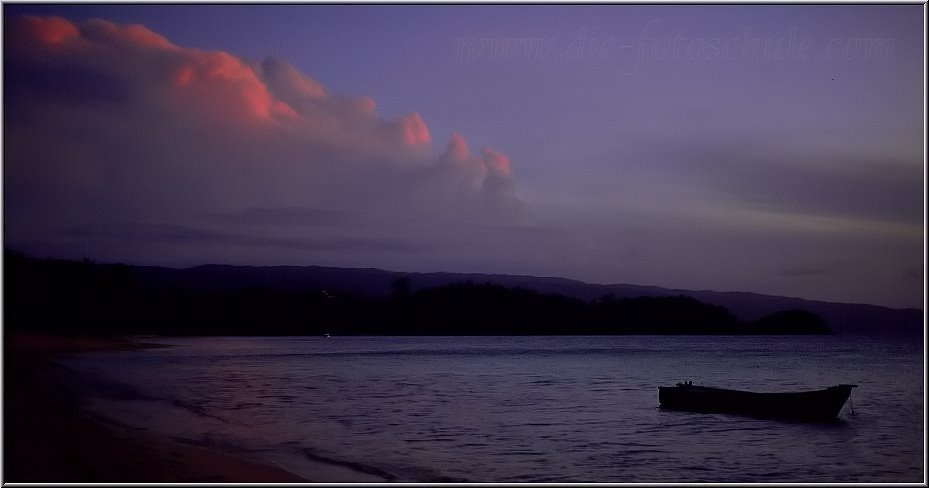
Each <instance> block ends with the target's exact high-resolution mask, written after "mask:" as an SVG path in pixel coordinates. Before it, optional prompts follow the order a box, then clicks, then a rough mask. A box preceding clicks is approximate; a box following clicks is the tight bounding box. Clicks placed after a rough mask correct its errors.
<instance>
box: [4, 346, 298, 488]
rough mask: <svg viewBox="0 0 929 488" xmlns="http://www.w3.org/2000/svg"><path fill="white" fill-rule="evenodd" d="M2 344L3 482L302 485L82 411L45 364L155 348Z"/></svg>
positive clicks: (272, 469)
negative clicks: (71, 356)
mask: <svg viewBox="0 0 929 488" xmlns="http://www.w3.org/2000/svg"><path fill="white" fill-rule="evenodd" d="M7 339H8V340H7V341H5V344H4V375H3V376H4V385H3V390H4V391H3V393H4V419H3V420H4V425H3V427H4V429H3V436H4V438H3V441H4V444H3V447H4V449H3V456H4V457H3V467H4V469H3V482H4V483H7V482H46V483H59V482H121V483H128V482H167V483H170V482H193V483H196V482H218V483H233V482H245V483H248V482H268V483H294V482H297V483H299V482H307V481H308V480H306V479H304V478H301V477H300V476H297V475H295V474H293V473H290V472H288V471H286V470H284V469H282V468H279V467H277V466H273V465H269V464H263V463H260V462H255V461H251V460H246V459H241V458H238V457H235V456H231V455H228V454H225V453H221V452H217V451H214V450H210V449H205V448H203V447H199V446H193V445H187V444H181V443H178V442H175V441H173V440H172V439H169V438H167V437H165V436H161V435H158V434H156V433H153V432H149V431H145V430H141V429H135V428H132V427H128V426H123V425H116V424H113V423H110V422H106V421H104V420H103V419H99V418H94V417H93V416H92V415H90V414H89V413H87V412H85V411H83V410H82V409H81V408H80V406H79V401H78V399H77V398H76V397H75V396H74V395H73V394H71V393H69V392H68V391H67V389H66V388H63V387H62V385H60V384H57V382H58V381H60V380H57V379H56V378H55V375H54V374H53V372H54V368H56V367H58V366H56V365H55V364H54V363H53V362H52V361H51V359H52V358H54V357H55V356H56V355H58V354H62V353H67V352H77V351H95V350H97V351H101V350H126V349H138V348H145V347H157V345H153V344H141V343H134V342H130V341H124V340H118V339H109V338H104V339H94V338H62V337H55V336H42V335H17V336H12V337H9V338H7Z"/></svg>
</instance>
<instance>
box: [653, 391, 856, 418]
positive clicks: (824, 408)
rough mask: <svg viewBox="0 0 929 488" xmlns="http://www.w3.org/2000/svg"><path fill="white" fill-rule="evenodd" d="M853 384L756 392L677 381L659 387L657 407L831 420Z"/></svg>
mask: <svg viewBox="0 0 929 488" xmlns="http://www.w3.org/2000/svg"><path fill="white" fill-rule="evenodd" d="M852 388H855V385H838V386H831V387H829V388H826V389H823V390H816V391H803V392H791V393H756V392H750V391H740V390H727V389H724V388H711V387H706V386H694V385H690V384H678V385H677V386H672V387H665V386H660V387H658V402H659V404H660V407H661V408H663V409H668V410H686V411H691V412H716V413H734V414H740V415H750V416H754V417H765V418H784V419H796V420H807V421H828V420H834V419H835V418H836V417H837V416H838V415H839V412H840V411H841V410H842V407H843V406H844V405H845V402H846V400H848V397H849V395H851V391H852Z"/></svg>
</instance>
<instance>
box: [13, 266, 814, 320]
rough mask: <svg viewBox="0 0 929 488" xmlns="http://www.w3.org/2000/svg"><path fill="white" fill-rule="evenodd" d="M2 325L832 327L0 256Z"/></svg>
mask: <svg viewBox="0 0 929 488" xmlns="http://www.w3.org/2000/svg"><path fill="white" fill-rule="evenodd" d="M4 268H5V272H4V294H5V297H4V303H5V312H4V314H5V317H4V323H5V329H6V331H7V333H10V332H22V331H31V332H45V333H54V334H66V335H83V334H99V335H124V334H155V335H175V336H185V335H207V336H210V335H246V336H248V335H262V336H274V335H321V334H332V335H619V334H831V333H832V330H831V329H830V328H829V327H828V326H827V325H826V323H825V321H824V320H823V319H822V318H821V317H820V316H818V315H817V314H815V313H812V312H809V311H804V310H798V309H794V310H784V311H781V312H776V313H773V314H769V315H766V316H764V317H762V318H760V319H758V320H752V321H746V320H739V319H737V318H736V317H735V316H734V315H733V314H732V313H731V312H730V311H729V310H727V309H726V308H725V307H722V306H719V305H711V304H706V303H702V302H700V301H698V300H696V299H694V298H692V297H687V296H642V297H636V298H617V297H615V296H613V295H604V296H601V297H600V298H597V299H593V300H582V299H579V298H576V297H569V296H565V295H562V294H557V293H540V292H537V291H533V290H529V289H526V288H521V287H506V286H502V285H499V284H492V283H473V282H468V281H465V282H457V283H451V284H446V285H441V286H434V287H429V288H421V289H418V290H413V289H412V287H411V284H410V279H409V278H408V277H400V278H397V279H395V280H394V281H393V283H392V285H391V289H390V292H389V294H386V295H385V296H364V295H362V294H359V293H353V292H347V291H341V290H338V289H334V288H332V289H330V288H327V289H304V290H295V289H286V288H282V287H274V286H271V285H266V286H256V285H254V284H243V285H241V286H236V285H229V284H228V283H225V284H222V283H219V282H222V281H223V277H222V276H216V280H217V281H218V283H217V286H215V287H212V288H210V287H206V288H201V289H191V288H189V287H184V286H175V285H176V284H172V283H167V284H165V283H160V284H159V286H155V285H153V283H152V280H151V279H144V273H143V272H142V271H144V270H145V269H146V268H145V267H140V266H128V265H124V264H97V263H94V262H92V261H89V260H84V261H67V260H54V259H35V258H30V257H26V256H23V255H21V254H17V253H12V252H6V253H5V256H4Z"/></svg>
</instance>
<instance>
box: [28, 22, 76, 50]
mask: <svg viewBox="0 0 929 488" xmlns="http://www.w3.org/2000/svg"><path fill="white" fill-rule="evenodd" d="M18 27H19V31H20V35H23V36H26V37H28V38H31V39H32V40H34V41H38V42H40V43H43V44H46V45H55V44H63V43H65V42H68V41H70V40H72V39H76V38H77V37H78V36H79V35H80V31H79V30H78V28H77V26H75V25H74V24H72V23H71V22H68V21H67V20H65V19H63V18H61V17H32V16H28V17H23V18H22V19H20V22H19V26H18Z"/></svg>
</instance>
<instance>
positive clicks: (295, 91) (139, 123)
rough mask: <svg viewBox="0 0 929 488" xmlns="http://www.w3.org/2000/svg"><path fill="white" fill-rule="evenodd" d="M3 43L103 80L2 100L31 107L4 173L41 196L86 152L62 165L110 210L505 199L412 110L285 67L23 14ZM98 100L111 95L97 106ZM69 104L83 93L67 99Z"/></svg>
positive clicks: (491, 172)
mask: <svg viewBox="0 0 929 488" xmlns="http://www.w3.org/2000/svg"><path fill="white" fill-rule="evenodd" d="M9 44H10V45H11V46H12V48H11V50H10V51H9V53H10V56H9V57H10V59H11V65H14V66H16V67H17V68H16V69H21V70H33V71H34V72H36V73H39V75H36V76H51V75H48V74H49V73H59V72H61V70H62V69H68V70H72V71H74V77H75V79H79V80H96V81H95V82H99V83H106V84H108V86H105V87H99V89H97V88H93V87H91V88H89V89H88V88H87V87H77V88H73V90H74V91H73V93H72V91H70V90H72V88H71V87H70V85H67V84H65V85H63V86H62V87H61V88H56V90H58V93H55V95H56V96H55V97H48V96H46V95H48V94H43V93H41V90H42V87H35V88H34V90H38V91H35V92H29V93H31V94H27V95H20V96H22V97H26V98H24V99H23V100H10V102H11V104H19V105H17V106H24V107H25V106H28V107H29V112H28V117H22V120H17V124H18V129H17V130H18V131H20V132H22V133H23V134H25V133H29V137H28V138H27V137H24V138H22V139H21V140H22V141H31V142H29V144H26V143H24V142H20V139H17V140H16V141H12V142H11V144H10V146H11V147H12V149H13V150H12V151H11V152H10V154H11V155H13V156H14V157H12V158H11V159H10V160H8V162H7V164H8V166H10V167H11V168H12V169H13V171H12V172H11V173H10V174H11V175H13V176H12V178H11V179H12V180H15V179H16V178H18V177H19V175H23V176H22V177H23V178H27V179H29V180H30V181H29V182H28V184H29V185H32V187H36V188H39V189H40V190H41V189H42V185H47V183H48V182H49V181H51V180H52V179H55V178H58V177H57V176H56V175H63V174H69V172H68V171H56V169H55V168H56V166H63V165H65V166H66V165H68V164H70V163H69V160H68V158H67V157H65V156H64V155H67V154H82V155H85V156H84V157H82V158H81V159H80V161H81V163H80V164H81V168H80V169H79V170H74V171H80V172H84V173H86V174H92V175H101V176H100V177H99V178H101V179H106V178H108V180H105V181H106V183H105V184H109V185H114V186H115V188H113V189H111V190H109V191H104V190H101V189H100V188H99V186H97V187H95V189H94V191H95V192H98V193H99V195H97V194H94V195H85V197H86V198H104V195H110V196H111V197H112V195H118V196H119V199H120V200H119V201H116V202H109V205H115V206H116V208H122V209H124V210H123V211H124V212H129V213H131V212H132V211H133V210H131V209H133V208H137V209H139V210H138V211H139V212H142V210H143V209H144V211H145V213H146V214H148V215H158V214H159V212H164V211H166V210H165V209H171V212H174V213H177V214H182V213H184V212H189V211H192V210H196V209H199V210H201V211H207V210H209V209H212V210H213V211H215V210H217V209H221V208H229V207H233V206H250V205H251V206H262V207H274V206H320V207H339V208H345V207H357V208H363V209H368V208H375V209H378V210H383V209H386V208H393V207H396V208H397V212H398V213H399V214H403V215H417V214H423V215H425V214H434V213H435V212H436V211H437V210H436V209H442V212H445V214H444V215H446V216H447V215H453V214H454V215H461V216H469V215H478V214H480V211H478V210H479V209H477V208H476V207H480V206H481V205H483V207H482V208H484V209H486V208H491V209H493V208H497V207H498V203H499V202H503V201H504V200H515V199H516V197H515V193H514V192H513V184H512V172H511V169H510V162H509V160H508V159H507V157H506V156H505V155H503V154H502V153H500V152H497V151H494V150H490V149H484V150H482V151H481V153H480V155H475V154H471V153H470V152H469V150H468V146H467V143H466V142H465V140H464V138H462V137H461V136H460V135H459V134H452V136H451V138H450V140H449V142H448V145H447V147H446V148H445V150H444V151H443V152H441V153H440V154H435V153H433V152H432V147H431V145H432V138H431V135H430V131H429V127H428V126H427V124H426V122H425V121H424V120H423V119H422V117H421V116H420V114H419V113H417V112H410V113H408V114H405V115H402V116H399V117H397V118H381V117H379V116H378V115H377V113H376V110H375V109H376V103H375V101H374V100H373V99H372V98H370V97H366V96H361V97H352V96H344V95H338V94H335V93H333V92H332V91H331V90H329V89H327V88H326V87H324V86H323V85H322V84H321V83H319V82H317V81H316V80H314V79H313V78H311V77H310V76H308V75H306V74H304V73H302V72H300V71H299V70H297V69H296V68H295V67H294V66H292V65H290V64H288V63H287V62H285V61H280V60H276V59H266V60H263V61H261V62H254V61H248V60H244V59H242V58H239V57H237V56H234V55H232V54H230V53H227V52H223V51H206V50H201V49H195V48H187V47H182V46H177V45H175V44H172V43H171V42H170V41H169V40H167V39H165V38H164V37H162V36H160V35H159V34H157V33H155V32H152V31H151V30H149V29H147V28H146V27H144V26H140V25H129V26H122V25H118V24H114V23H112V22H108V21H104V20H90V21H86V22H83V23H80V24H74V23H71V22H69V21H67V20H65V19H61V18H56V17H52V18H39V17H27V18H21V19H19V20H18V24H17V27H16V29H14V30H13V34H12V35H11V36H10V38H9ZM50 46H53V48H52V47H50ZM56 76H57V75H56ZM82 90H83V91H82ZM17 93H20V92H17ZM101 94H102V95H103V96H104V98H107V97H110V96H111V94H113V95H112V97H113V99H112V100H111V101H109V102H106V103H103V102H98V101H97V97H100V96H101ZM69 96H74V97H84V98H86V100H85V103H74V104H70V105H69V104H68V102H67V100H68V97H69ZM62 103H64V104H65V105H66V108H62V105H61V104H62ZM51 127H54V128H55V130H56V131H57V133H56V134H55V135H54V136H52V135H51V134H46V133H47V132H48V128H51ZM43 131H45V132H43ZM43 137H45V138H47V141H46V142H45V143H43V142H42V140H43ZM42 146H47V147H51V148H52V150H44V149H42V150H40V149H41V147H42ZM30 165H34V166H36V165H37V166H38V167H41V168H43V169H42V171H41V172H37V171H35V170H32V169H28V168H29V167H30ZM72 172H73V171H72ZM491 180H493V181H491ZM11 184H15V182H13V181H11ZM24 184H26V183H25V182H24ZM61 184H62V185H65V186H66V185H67V182H64V181H62V182H61ZM488 195H489V196H488ZM481 201H483V202H484V203H479V202H481ZM491 201H492V202H496V203H492V204H488V203H487V202H491ZM96 205H97V208H99V205H102V204H101V203H99V202H97V203H96ZM159 205H160V207H159ZM400 207H402V208H400ZM472 207H474V208H472ZM49 208H52V207H49ZM501 208H502V207H501Z"/></svg>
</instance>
